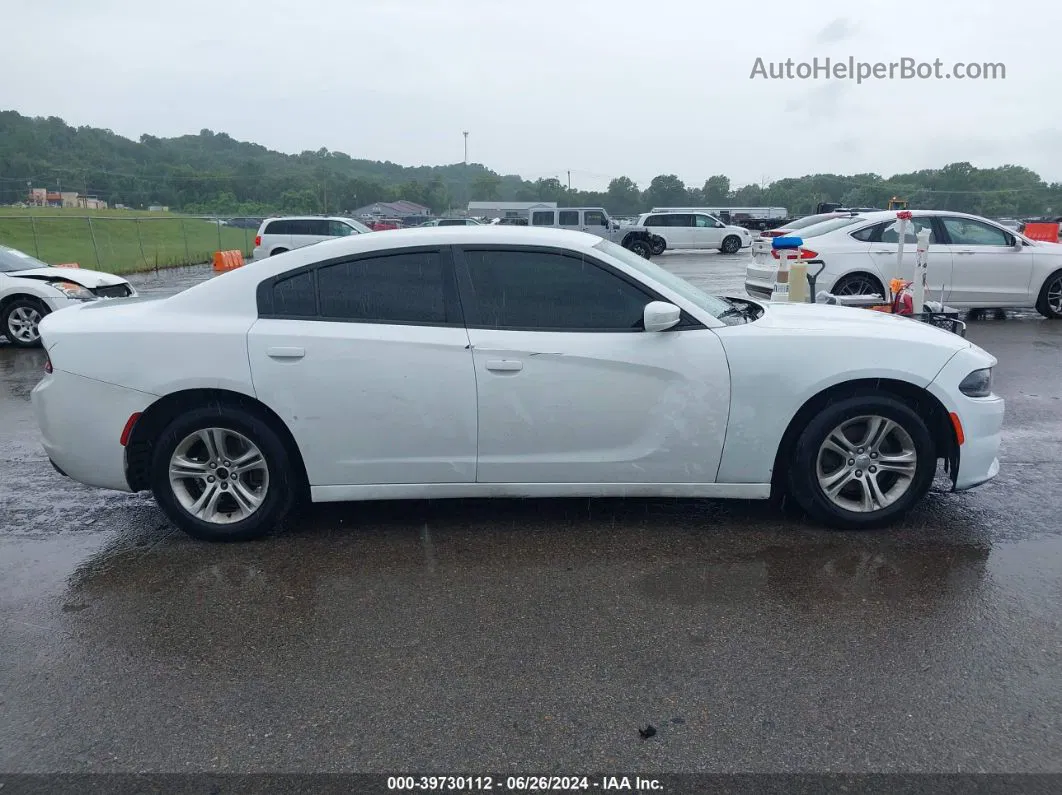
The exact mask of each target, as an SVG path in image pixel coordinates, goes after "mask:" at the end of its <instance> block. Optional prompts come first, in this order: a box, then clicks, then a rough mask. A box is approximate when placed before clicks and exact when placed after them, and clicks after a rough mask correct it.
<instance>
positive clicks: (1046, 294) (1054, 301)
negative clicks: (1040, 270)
mask: <svg viewBox="0 0 1062 795" xmlns="http://www.w3.org/2000/svg"><path fill="white" fill-rule="evenodd" d="M1036 311H1037V312H1039V313H1040V314H1041V315H1043V316H1044V317H1046V318H1050V319H1051V320H1058V319H1059V318H1062V271H1055V272H1054V273H1052V274H1051V275H1050V276H1048V277H1047V281H1045V282H1044V286H1043V287H1042V288H1040V296H1039V298H1037V300H1036Z"/></svg>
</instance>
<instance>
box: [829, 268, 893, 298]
mask: <svg viewBox="0 0 1062 795" xmlns="http://www.w3.org/2000/svg"><path fill="white" fill-rule="evenodd" d="M855 279H859V280H860V281H867V282H870V284H871V286H872V287H873V285H875V284H877V285H878V288H879V289H878V293H879V294H881V295H882V296H884V294H885V289H884V288H883V287H882V286H881V284H880V283H879V282H878V280H877V279H876V278H875V277H873V276H871V275H870V274H869V273H868V274H859V273H849V274H848V275H847V276H842V277H841V278H840V279H838V280H837V282H836V283H835V284H834V285H833V287H832V288H831V289H830V292H831V293H833V294H834V295H840V293H839V292H837V288H838V287H840V286H841V285H843V284H844V283H845V282H847V281H849V280H855Z"/></svg>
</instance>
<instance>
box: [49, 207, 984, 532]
mask: <svg viewBox="0 0 1062 795" xmlns="http://www.w3.org/2000/svg"><path fill="white" fill-rule="evenodd" d="M41 333H42V336H43V339H44V343H45V347H46V349H47V353H48V360H47V363H46V368H45V369H46V370H47V374H46V375H45V377H44V378H43V380H42V381H41V382H40V384H39V385H38V386H37V387H36V388H35V389H34V391H33V404H34V408H35V412H36V416H37V420H38V422H39V424H40V427H41V431H42V434H43V440H44V448H45V450H46V451H47V454H48V456H49V457H50V459H51V460H52V462H53V463H54V465H55V466H56V468H57V469H59V470H60V471H61V472H63V473H65V474H67V475H69V476H70V477H72V478H74V479H75V480H78V481H81V482H82V483H87V484H89V485H92V486H98V487H102V488H107V489H119V490H124V491H141V490H148V489H150V490H151V491H153V492H154V494H155V497H156V499H157V501H158V503H159V505H160V506H161V507H162V509H163V510H164V511H165V513H166V514H167V515H168V516H169V517H170V519H171V520H172V521H173V522H174V523H175V524H177V525H178V526H180V527H182V528H183V529H184V530H186V531H187V532H189V533H190V534H192V535H193V536H196V537H198V538H202V539H210V540H231V539H247V538H252V537H255V536H258V535H261V534H263V533H265V532H267V531H268V530H269V529H270V528H271V527H272V526H274V525H275V524H276V523H277V521H278V520H279V519H280V518H281V517H282V516H283V515H284V514H285V512H287V511H288V509H289V508H290V507H291V505H292V504H293V501H294V500H295V499H296V498H297V497H300V496H306V497H308V498H310V499H312V500H314V501H318V502H324V501H335V500H381V499H410V498H445V497H576V496H579V497H592V496H611V497H624V496H626V497H636V496H642V497H644V496H668V497H721V498H723V497H734V498H741V499H766V498H768V497H770V496H771V495H772V493H773V494H775V495H778V494H781V493H790V494H792V496H793V497H794V498H795V499H796V500H797V501H799V503H801V504H802V505H803V506H804V507H805V508H806V509H807V510H808V511H809V512H810V513H811V514H812V515H813V516H814V517H817V518H818V519H819V520H821V521H823V522H825V523H827V524H830V525H832V526H836V527H850V528H862V527H870V526H878V525H882V524H885V523H888V522H890V521H892V520H894V519H896V518H897V517H899V516H900V515H902V514H903V513H904V512H906V511H907V510H908V509H910V508H911V507H912V506H913V505H915V504H916V503H917V502H918V500H919V499H920V498H921V497H922V496H923V495H924V494H925V493H926V491H927V489H928V488H929V486H930V481H931V480H932V479H933V477H934V474H935V472H936V470H937V466H938V460H939V459H944V460H945V461H947V462H948V464H949V471H950V473H951V476H952V478H953V484H954V487H955V488H956V489H959V490H961V489H967V488H971V487H973V486H976V485H978V484H980V483H983V482H984V481H986V480H988V479H990V478H992V477H994V476H995V474H996V472H997V470H998V467H999V464H998V460H997V452H998V448H999V442H1000V428H1001V424H1002V421H1003V401H1002V399H1001V398H999V397H997V396H996V395H995V394H993V392H992V368H993V366H994V365H995V364H996V360H995V359H994V358H993V357H992V356H991V355H989V354H988V353H986V352H985V351H983V350H981V349H980V348H978V347H976V346H974V345H971V344H970V343H969V342H967V341H966V340H964V339H963V338H961V337H959V336H957V335H952V334H949V333H947V332H944V331H941V330H939V329H935V328H931V327H929V326H925V325H923V324H921V323H918V322H917V321H914V320H910V319H905V318H900V317H892V316H886V315H883V314H879V313H877V312H868V311H865V310H858V309H849V308H846V307H839V306H812V305H807V304H793V305H762V304H759V303H757V302H755V301H749V300H746V299H736V298H732V299H722V298H716V297H712V296H709V295H706V294H705V293H703V292H701V291H700V290H698V289H697V288H696V287H694V286H692V285H690V284H689V283H687V282H685V281H683V280H682V279H680V278H678V277H677V276H675V275H673V274H671V273H669V272H667V271H665V270H663V269H661V268H659V267H658V266H656V265H654V264H652V263H650V262H648V261H647V260H645V259H643V258H642V257H639V256H637V255H636V254H633V253H632V252H630V251H628V250H626V249H624V248H622V247H621V246H618V245H616V244H615V243H612V242H610V241H603V240H602V239H601V238H599V237H596V236H593V235H589V234H585V233H580V232H569V231H563V230H554V229H533V228H521V227H505V226H493V227H491V226H484V227H479V228H476V229H470V228H465V227H448V228H438V229H410V230H402V231H396V232H392V233H390V234H387V235H356V236H352V237H347V238H341V239H337V240H332V241H326V242H323V243H320V244H318V245H315V246H312V247H309V248H304V249H299V250H297V251H292V252H290V253H287V254H283V255H280V256H277V257H273V258H270V259H268V260H265V261H263V262H261V263H257V264H256V265H255V266H254V267H245V268H240V269H237V270H234V271H230V272H227V273H224V274H222V275H220V276H217V277H215V278H214V279H212V280H210V281H207V282H204V283H202V284H199V285H197V286H195V287H192V288H191V289H189V290H186V291H185V292H183V293H180V294H178V295H175V296H173V297H170V298H166V299H160V300H150V301H131V302H121V303H117V304H115V305H114V306H111V307H105V306H95V305H89V306H85V307H82V308H79V309H75V310H70V311H66V312H60V313H57V314H55V315H52V316H49V317H47V318H45V319H44V321H43V323H42V324H41ZM897 351H901V352H902V355H899V356H898V355H897Z"/></svg>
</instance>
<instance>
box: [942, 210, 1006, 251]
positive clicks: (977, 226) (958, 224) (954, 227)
mask: <svg viewBox="0 0 1062 795" xmlns="http://www.w3.org/2000/svg"><path fill="white" fill-rule="evenodd" d="M940 220H941V221H943V223H944V228H945V229H946V230H948V237H949V238H951V242H952V243H954V244H955V245H957V246H1009V245H1011V241H1010V240H1009V239H1008V235H1007V233H1006V232H1004V231H1003V230H1002V229H997V228H996V227H994V226H989V225H988V224H983V223H981V222H980V221H974V220H973V219H971V218H956V217H954V216H948V215H945V216H943V217H942V218H941V219H940Z"/></svg>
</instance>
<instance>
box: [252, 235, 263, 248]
mask: <svg viewBox="0 0 1062 795" xmlns="http://www.w3.org/2000/svg"><path fill="white" fill-rule="evenodd" d="M254 244H255V245H256V246H260V245H262V236H261V235H255V236H254Z"/></svg>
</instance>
